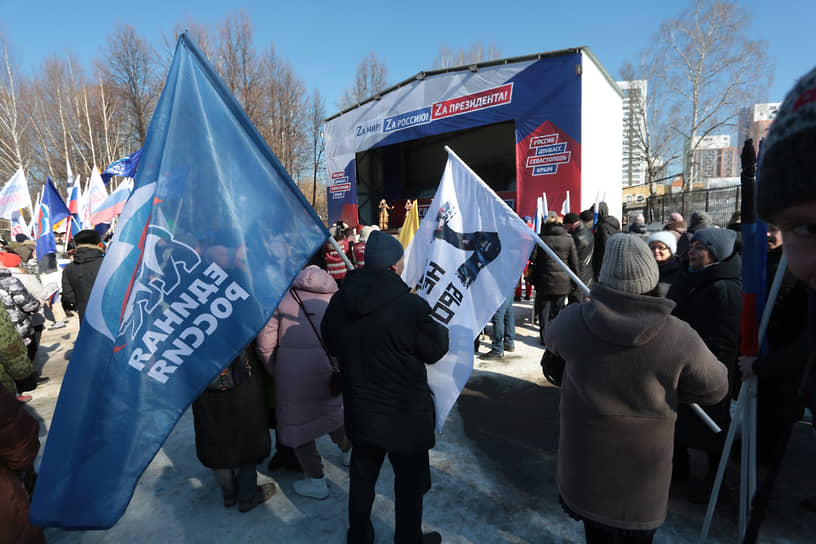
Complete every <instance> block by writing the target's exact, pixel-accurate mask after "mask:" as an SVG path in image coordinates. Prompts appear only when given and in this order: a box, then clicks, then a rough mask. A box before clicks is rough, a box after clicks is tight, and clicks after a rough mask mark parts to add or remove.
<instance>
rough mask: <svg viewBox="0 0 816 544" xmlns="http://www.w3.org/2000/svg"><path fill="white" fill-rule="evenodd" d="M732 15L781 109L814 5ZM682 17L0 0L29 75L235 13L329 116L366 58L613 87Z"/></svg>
mask: <svg viewBox="0 0 816 544" xmlns="http://www.w3.org/2000/svg"><path fill="white" fill-rule="evenodd" d="M740 4H741V5H743V6H744V7H745V8H747V9H748V10H749V11H750V12H751V13H752V15H753V26H752V37H753V38H754V39H763V40H766V41H767V42H768V45H769V47H768V52H769V54H770V56H772V57H774V58H775V60H776V73H775V76H774V80H773V84H772V86H771V87H770V92H769V93H768V96H769V98H770V100H771V101H780V100H782V98H783V96H784V93H785V92H786V90H787V89H789V88H790V86H791V85H792V84H793V82H794V81H795V79H796V78H797V77H799V76H801V75H803V74H804V73H805V72H807V71H808V70H809V69H810V68H812V67H813V66H814V65H816V31H814V26H813V25H814V21H816V0H781V1H779V0H777V1H769V0H762V1H759V0H742V1H741V2H740ZM684 6H685V4H684V3H683V2H668V1H665V2H664V1H663V0H623V1H609V0H603V1H600V0H572V1H568V2H541V1H540V0H538V1H526V0H520V1H516V2H495V1H485V0H470V1H456V0H454V1H447V2H442V1H438V0H437V1H425V0H411V1H400V2H393V1H387V0H386V1H379V2H374V1H361V0H349V1H347V2H336V1H334V2H324V1H320V0H312V1H309V0H306V1H302V0H301V1H297V0H288V1H286V2H281V1H279V0H243V1H238V2H224V1H223V0H197V1H194V2H192V1H177V0H163V1H159V0H137V1H129V2H115V1H100V0H71V1H62V0H0V28H2V29H3V30H4V32H5V33H6V36H7V37H8V39H9V41H10V42H11V44H12V46H13V47H14V50H15V52H16V57H17V59H18V61H19V62H20V64H21V66H22V67H23V69H24V70H27V71H30V70H32V69H33V68H35V67H37V66H39V64H40V63H41V62H42V61H43V59H45V58H46V57H47V56H49V55H51V54H54V53H56V54H59V55H61V54H63V53H64V52H65V51H67V50H70V51H72V52H73V53H74V54H75V55H76V56H77V57H78V59H79V61H80V62H81V63H82V64H83V65H85V66H90V63H91V61H92V59H94V58H95V57H96V56H98V55H101V53H102V50H103V48H104V45H105V43H106V39H107V33H108V32H109V31H110V30H111V29H112V28H113V26H114V24H115V23H116V21H117V20H119V21H123V22H127V23H130V24H131V25H133V26H134V28H135V29H136V31H137V32H138V33H139V34H140V35H142V36H143V37H144V38H146V39H147V40H148V41H149V42H150V43H151V44H152V45H153V46H154V47H156V48H161V47H163V42H162V38H161V36H162V33H165V34H167V35H170V34H171V31H172V28H173V26H174V24H175V23H183V22H184V21H185V20H186V19H187V18H188V17H190V18H192V19H194V20H196V21H199V22H202V23H206V24H210V25H214V24H215V23H217V22H219V21H221V20H222V19H223V18H224V16H225V15H226V14H227V13H229V12H231V11H237V10H238V9H240V8H243V9H244V10H245V11H246V12H247V14H248V15H249V16H250V18H251V20H252V22H253V24H254V25H255V32H256V36H255V45H256V47H257V48H258V49H263V48H265V47H267V46H268V44H269V43H274V44H275V47H276V49H277V51H278V53H279V54H280V55H281V56H282V57H284V58H285V59H287V60H288V61H289V62H290V63H291V64H292V65H293V66H294V68H295V71H296V72H297V73H298V74H299V75H300V76H301V77H302V78H303V79H304V80H305V82H306V85H307V86H308V87H309V88H310V89H311V88H315V87H316V88H318V89H319V90H320V91H321V93H322V94H323V96H324V97H325V98H326V103H327V113H328V114H332V113H335V112H336V111H337V108H336V103H337V101H338V99H339V97H340V96H341V95H342V93H343V89H345V88H346V87H348V86H349V85H350V83H351V81H352V79H353V76H354V72H355V70H356V67H357V65H358V64H359V62H360V61H361V60H362V58H363V57H364V56H365V55H367V54H368V53H369V51H374V53H376V54H377V56H378V57H380V58H381V59H382V60H384V61H385V63H386V66H387V68H388V82H389V83H396V82H398V81H401V80H403V79H406V78H408V77H410V76H412V75H414V74H416V73H417V72H419V71H422V70H428V69H430V68H432V64H433V59H434V57H435V56H436V55H437V53H438V51H439V48H440V46H442V45H448V46H450V47H452V48H454V49H455V48H458V47H465V48H467V47H468V46H469V45H470V44H471V43H473V42H477V41H481V42H484V43H485V44H489V43H491V42H493V43H495V44H496V45H497V46H499V47H500V48H501V51H502V56H503V57H510V56H517V55H525V54H530V53H536V52H541V51H552V50H556V49H564V48H567V47H574V46H579V45H588V46H589V47H590V48H591V49H592V50H593V52H594V53H595V55H596V56H597V57H598V59H599V60H600V61H601V63H602V64H603V65H604V66H605V67H606V69H607V70H608V71H609V72H610V73H611V74H612V75H613V76H615V77H617V76H618V71H619V69H620V67H621V65H622V64H623V63H624V62H625V61H627V60H631V61H635V60H636V59H637V53H638V51H640V50H641V49H643V48H645V47H646V46H647V45H648V43H649V36H650V35H651V34H652V33H653V32H655V31H656V30H657V28H658V26H659V24H660V22H661V21H663V20H664V19H666V18H669V17H672V16H674V15H676V14H677V13H679V11H680V10H681V9H682V8H683V7H684Z"/></svg>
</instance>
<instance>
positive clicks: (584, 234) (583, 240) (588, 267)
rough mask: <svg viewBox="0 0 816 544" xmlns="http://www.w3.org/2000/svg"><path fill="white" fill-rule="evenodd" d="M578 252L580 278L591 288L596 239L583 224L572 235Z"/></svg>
mask: <svg viewBox="0 0 816 544" xmlns="http://www.w3.org/2000/svg"><path fill="white" fill-rule="evenodd" d="M570 234H571V235H572V240H573V241H574V242H575V250H576V251H577V252H578V277H579V278H581V281H583V282H584V284H585V285H586V286H587V287H589V285H590V283H592V253H593V251H594V249H595V237H594V236H593V234H592V231H591V230H589V229H588V228H587V227H586V226H585V225H584V224H583V223H579V224H578V227H577V228H576V229H575V230H574V231H572V232H571V233H570Z"/></svg>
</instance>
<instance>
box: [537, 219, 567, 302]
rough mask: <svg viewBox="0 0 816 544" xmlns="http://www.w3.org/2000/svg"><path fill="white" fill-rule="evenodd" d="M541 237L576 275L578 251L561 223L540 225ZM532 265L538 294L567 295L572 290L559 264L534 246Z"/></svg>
mask: <svg viewBox="0 0 816 544" xmlns="http://www.w3.org/2000/svg"><path fill="white" fill-rule="evenodd" d="M540 236H541V239H542V240H543V241H544V243H545V244H547V245H548V246H549V247H550V249H552V250H553V252H554V253H555V254H556V255H558V257H559V258H560V259H561V260H562V261H564V262H565V263H567V265H568V266H569V268H570V270H572V271H573V272H574V273H575V275H576V276H577V275H578V272H579V270H578V251H577V250H576V249H575V242H574V241H573V240H572V236H570V235H569V234H567V231H566V229H565V228H564V227H563V225H559V224H558V223H545V224H544V226H543V227H541V234H540ZM530 261H531V263H532V265H533V273H532V276H531V277H532V278H533V284H534V285H535V288H536V293H537V294H539V295H568V294H570V292H572V285H573V284H572V281H571V280H570V278H569V276H568V275H567V273H566V272H564V270H563V269H562V268H561V266H560V265H559V264H558V263H556V262H555V261H553V260H552V258H550V256H549V255H547V252H546V251H544V250H543V249H541V248H540V247H538V246H536V248H535V250H534V251H533V256H532V258H531V259H530Z"/></svg>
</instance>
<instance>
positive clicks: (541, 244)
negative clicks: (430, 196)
mask: <svg viewBox="0 0 816 544" xmlns="http://www.w3.org/2000/svg"><path fill="white" fill-rule="evenodd" d="M445 151H447V152H448V153H450V154H451V155H453V156H454V157H455V158H456V160H458V161H459V163H460V164H461V165H462V166H464V167H465V169H466V170H467V171H468V172H470V174H471V175H472V176H473V177H475V178H476V179H478V180H479V181H481V182H482V183H484V184H485V185H487V183H485V180H483V179H482V178H481V177H480V176H479V174H477V173H476V172H474V171H473V169H472V168H471V167H470V166H468V164H467V163H466V162H465V161H463V160H462V159H461V158H460V157H459V155H457V154H456V153H454V151H453V149H451V148H450V147H448V146H445ZM502 202H504V201H503V200H502ZM504 205H505V206H507V202H504ZM508 208H509V206H508ZM533 238H534V239H535V243H536V244H538V246H539V247H540V248H541V249H543V250H544V252H545V253H547V255H549V256H550V258H551V259H553V260H554V261H555V262H556V263H557V264H558V266H560V267H561V268H562V269H563V270H564V272H566V273H567V275H568V276H569V277H570V279H571V280H572V281H573V282H575V285H577V286H578V288H580V289H581V291H583V292H584V293H585V294H586V295H587V296H589V288H588V287H587V286H586V285H584V282H582V281H581V278H579V277H578V276H576V275H575V273H574V272H573V271H572V270H570V268H569V266H567V263H565V262H564V261H562V260H561V258H560V257H558V255H556V254H555V253H554V252H553V250H552V249H550V247H549V246H548V245H547V244H545V243H544V241H543V240H542V239H541V237H540V236H538V233H536V236H534V237H533Z"/></svg>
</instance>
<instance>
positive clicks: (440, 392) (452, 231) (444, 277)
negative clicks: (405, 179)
mask: <svg viewBox="0 0 816 544" xmlns="http://www.w3.org/2000/svg"><path fill="white" fill-rule="evenodd" d="M535 236H536V235H535V233H534V232H533V231H532V230H531V229H530V227H528V226H527V225H526V224H525V223H524V221H522V219H521V218H520V217H519V216H518V215H516V213H515V212H514V211H513V210H512V209H510V207H509V206H508V205H507V204H506V203H505V202H504V201H503V200H502V199H501V198H499V196H498V195H497V194H496V193H495V192H493V189H491V188H490V187H488V185H487V184H486V183H485V182H484V181H482V180H481V179H479V178H478V177H477V176H476V174H474V173H473V171H472V170H470V168H468V167H467V165H465V164H464V163H463V162H462V161H461V159H459V157H457V156H456V155H455V154H453V153H452V152H451V151H450V150H448V163H447V165H446V166H445V172H444V173H443V174H442V181H441V182H440V184H439V189H438V190H437V191H436V196H434V199H433V201H432V202H431V206H430V208H428V211H427V212H426V214H425V218H424V219H423V220H422V223H421V224H420V225H419V230H418V231H417V233H416V235H415V236H414V238H413V240H412V241H411V244H410V245H409V246H408V248H407V249H406V250H405V271H404V272H403V275H402V278H403V280H404V281H405V282H406V283H407V284H408V285H409V286H412V287H413V286H414V285H417V286H418V289H417V294H418V295H420V296H421V297H422V298H424V299H425V300H427V301H428V304H430V306H431V308H432V310H433V312H432V316H433V317H434V318H435V319H436V320H437V321H439V322H440V323H442V324H443V325H445V326H446V327H448V331H449V335H450V350H449V351H448V353H447V354H446V355H445V356H444V357H443V358H442V359H441V360H440V361H438V362H437V363H436V364H433V365H430V366H428V385H429V386H430V387H431V390H432V391H433V393H434V404H435V407H436V429H437V431H440V432H441V430H442V425H443V424H444V423H445V419H446V418H447V417H448V412H450V410H451V408H452V407H453V404H454V403H455V402H456V399H457V398H458V397H459V394H460V393H461V392H462V388H464V386H465V384H466V383H467V381H468V378H470V374H471V372H473V340H474V338H476V335H477V334H478V333H479V332H480V331H481V330H482V329H483V328H484V326H485V325H486V324H487V322H488V321H490V318H491V317H493V314H494V313H495V312H496V310H497V309H498V308H499V306H501V305H502V303H504V301H505V300H507V297H508V296H509V295H510V293H511V292H512V291H513V289H515V287H516V282H517V281H518V279H519V277H520V276H521V273H522V271H523V270H524V266H525V265H526V264H527V260H528V259H529V258H530V253H531V252H532V250H533V246H534V245H535Z"/></svg>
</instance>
